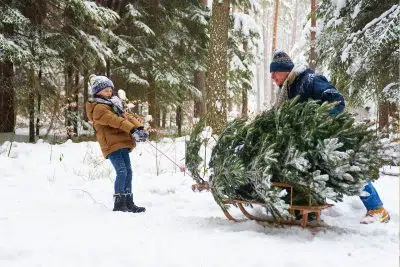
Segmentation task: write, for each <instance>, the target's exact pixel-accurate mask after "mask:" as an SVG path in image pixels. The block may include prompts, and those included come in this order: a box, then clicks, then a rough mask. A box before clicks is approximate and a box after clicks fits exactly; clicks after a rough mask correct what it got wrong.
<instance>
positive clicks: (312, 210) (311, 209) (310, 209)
mask: <svg viewBox="0 0 400 267" xmlns="http://www.w3.org/2000/svg"><path fill="white" fill-rule="evenodd" d="M272 185H273V186H277V187H282V188H286V189H288V190H289V191H290V203H289V213H290V214H291V215H293V216H294V214H295V212H296V211H297V212H298V213H299V214H300V216H301V218H302V219H301V220H295V219H281V218H279V217H272V216H263V217H260V216H257V215H253V214H251V213H249V212H248V211H247V210H246V208H245V206H253V205H260V206H265V205H266V203H263V202H258V201H245V200H238V199H225V200H224V201H223V203H224V204H225V205H234V206H236V207H238V208H239V210H240V211H241V212H242V213H243V215H244V216H246V217H247V218H248V219H250V220H255V221H257V222H262V223H274V224H281V225H297V226H301V227H319V226H321V211H322V210H324V209H327V208H330V207H332V206H333V204H323V205H311V204H310V205H293V187H292V186H291V185H290V184H287V183H272ZM209 189H210V186H209V184H208V183H207V182H204V183H202V184H194V185H192V190H193V191H200V192H201V191H203V190H209ZM223 212H224V215H225V216H226V217H227V218H228V219H229V220H232V221H235V222H238V221H242V220H238V219H235V218H234V217H233V216H232V215H231V214H230V213H229V212H228V210H227V209H225V210H223ZM309 214H315V221H313V222H312V223H309V218H308V217H309V216H308V215H309Z"/></svg>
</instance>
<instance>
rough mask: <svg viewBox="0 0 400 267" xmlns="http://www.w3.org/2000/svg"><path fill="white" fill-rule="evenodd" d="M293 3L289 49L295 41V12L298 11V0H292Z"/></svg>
mask: <svg viewBox="0 0 400 267" xmlns="http://www.w3.org/2000/svg"><path fill="white" fill-rule="evenodd" d="M293 2H294V3H293V4H294V14H293V24H292V40H291V42H290V50H292V48H293V47H294V44H295V43H296V35H297V12H298V6H299V5H298V0H293Z"/></svg>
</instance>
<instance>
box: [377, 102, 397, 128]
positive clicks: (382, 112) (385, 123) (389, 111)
mask: <svg viewBox="0 0 400 267" xmlns="http://www.w3.org/2000/svg"><path fill="white" fill-rule="evenodd" d="M389 117H392V118H395V119H397V120H398V119H399V116H398V113H397V107H396V105H395V104H391V103H386V102H384V103H381V104H379V129H380V130H381V131H388V130H389V126H390V125H389V124H390V121H389Z"/></svg>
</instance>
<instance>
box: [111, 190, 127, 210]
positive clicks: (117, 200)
mask: <svg viewBox="0 0 400 267" xmlns="http://www.w3.org/2000/svg"><path fill="white" fill-rule="evenodd" d="M113 211H123V212H126V211H128V208H127V207H126V199H125V196H124V195H123V194H115V195H114V209H113Z"/></svg>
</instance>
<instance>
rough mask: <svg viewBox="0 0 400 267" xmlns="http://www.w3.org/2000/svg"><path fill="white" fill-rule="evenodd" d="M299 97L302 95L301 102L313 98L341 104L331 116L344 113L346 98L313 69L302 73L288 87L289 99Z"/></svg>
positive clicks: (334, 109)
mask: <svg viewBox="0 0 400 267" xmlns="http://www.w3.org/2000/svg"><path fill="white" fill-rule="evenodd" d="M297 95H300V101H306V100H308V99H309V98H311V99H314V100H321V101H322V102H325V101H328V102H335V101H336V102H339V103H338V104H337V105H336V106H335V107H334V108H332V109H331V110H330V111H329V114H331V115H336V114H338V113H340V112H342V111H343V109H344V107H345V103H344V97H343V96H342V95H341V94H340V93H339V91H338V90H337V89H336V88H335V87H333V86H332V84H330V82H328V80H327V79H326V78H325V77H324V76H322V75H317V74H315V73H314V71H313V70H311V69H306V70H305V71H303V72H301V73H300V74H299V75H298V76H297V77H296V78H295V80H294V81H293V83H292V84H291V85H290V86H289V87H288V97H289V99H292V98H294V97H295V96H297Z"/></svg>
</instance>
